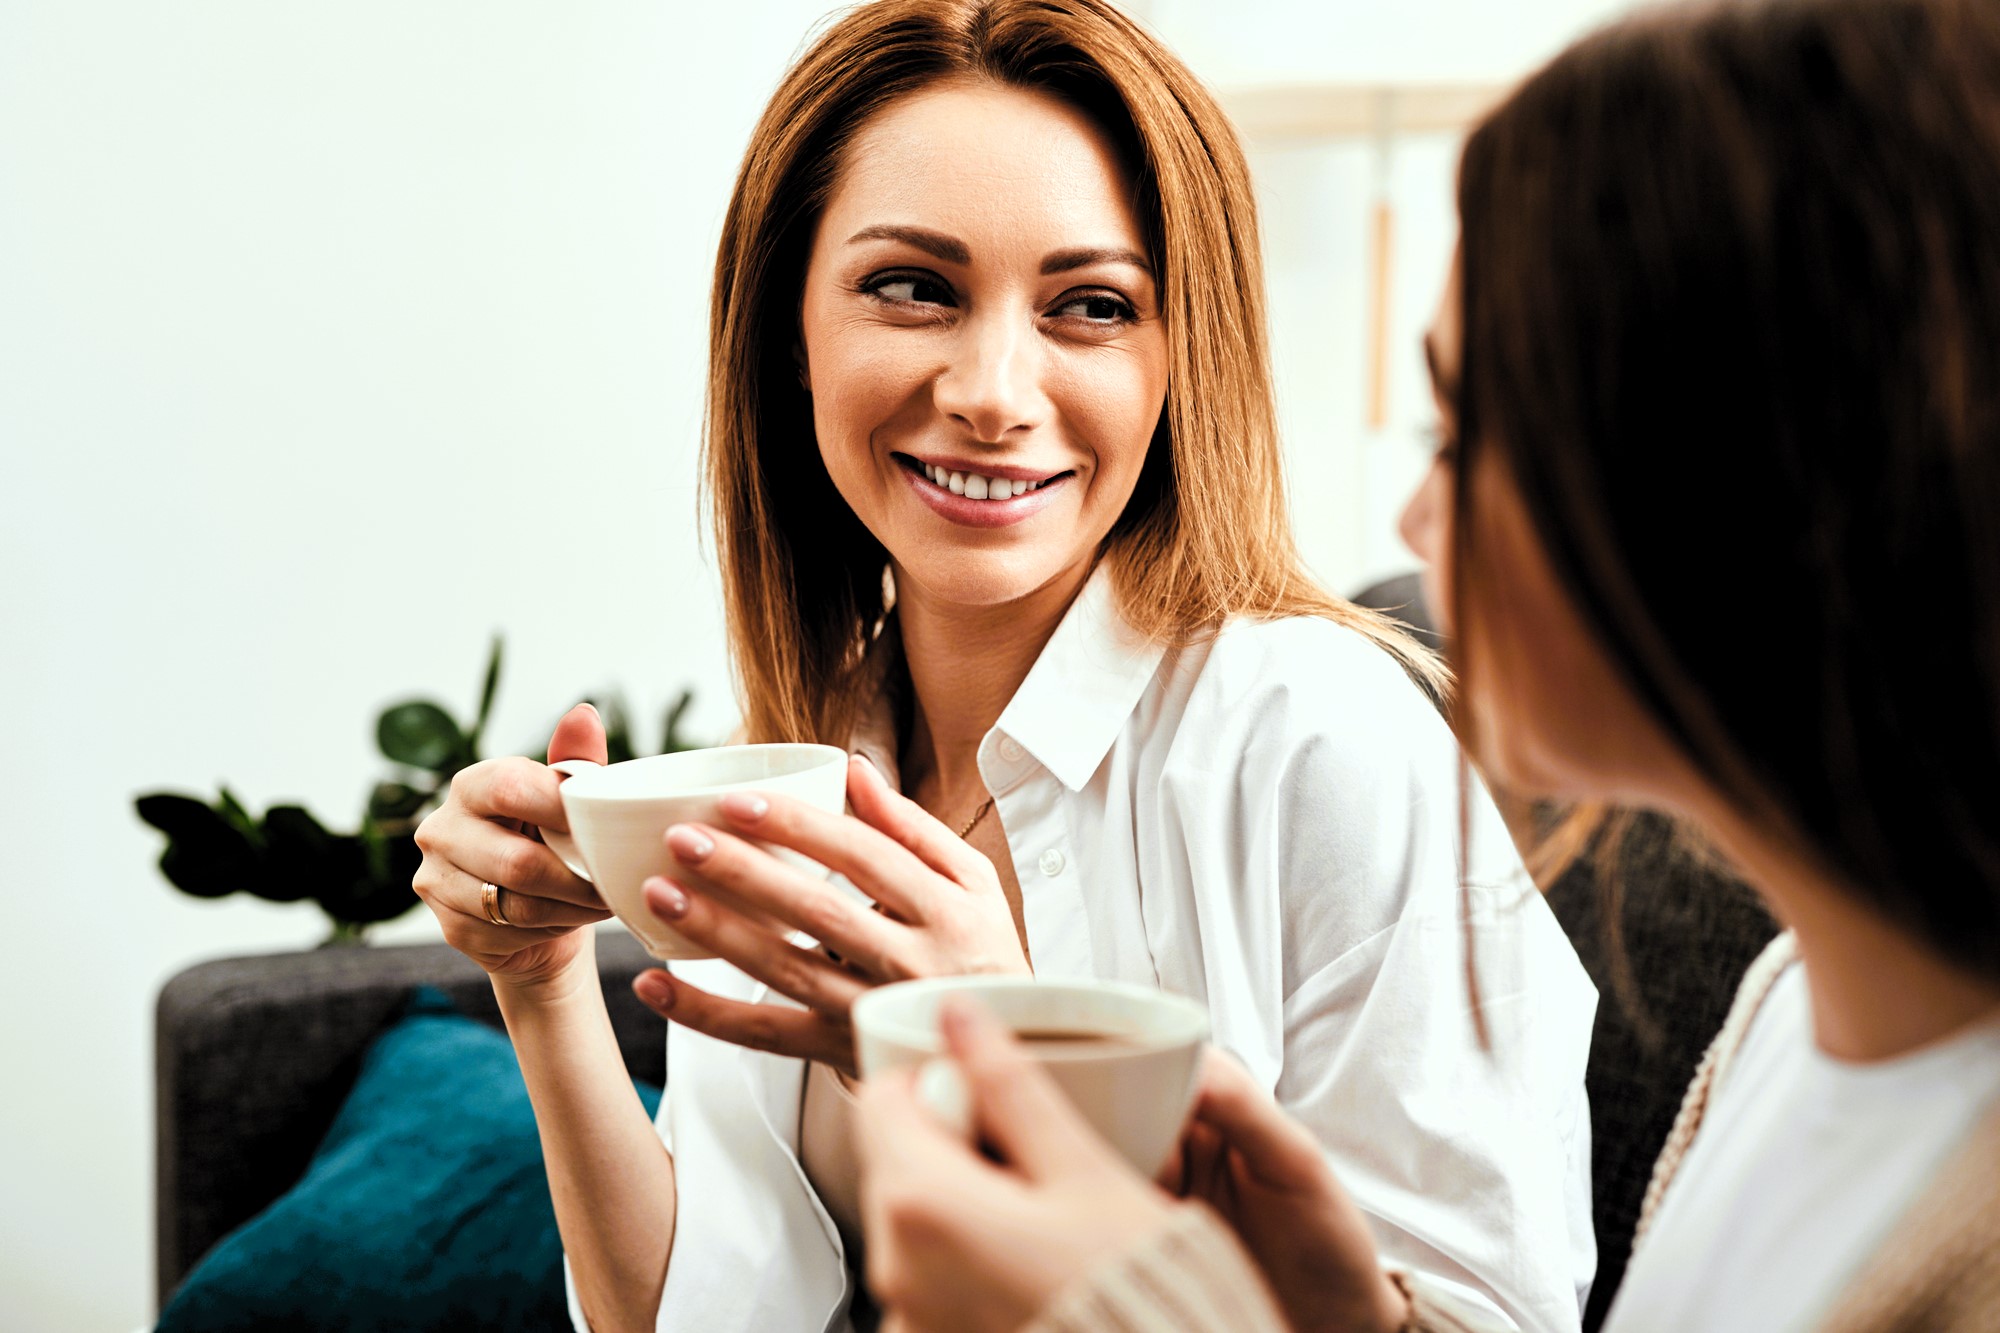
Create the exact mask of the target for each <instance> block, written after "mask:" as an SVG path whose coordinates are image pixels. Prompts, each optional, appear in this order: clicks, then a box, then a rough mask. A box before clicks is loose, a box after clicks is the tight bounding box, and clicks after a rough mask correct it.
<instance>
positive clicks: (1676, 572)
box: [1453, 0, 2000, 978]
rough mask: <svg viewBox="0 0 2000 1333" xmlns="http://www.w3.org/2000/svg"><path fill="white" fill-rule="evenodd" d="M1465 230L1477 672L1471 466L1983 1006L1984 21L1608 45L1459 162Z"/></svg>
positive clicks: (1989, 380) (1884, 1) (1742, 804)
mask: <svg viewBox="0 0 2000 1333" xmlns="http://www.w3.org/2000/svg"><path fill="white" fill-rule="evenodd" d="M1459 209H1460V216H1461V221H1462V223H1463V237H1462V255H1461V262H1462V268H1461V282H1462V299H1463V329H1464V352H1463V358H1462V362H1461V366H1460V371H1459V380H1458V386H1457V392H1456V397H1457V403H1456V414H1457V418H1458V425H1459V433H1460V441H1459V448H1460V457H1459V469H1458V479H1459V480H1458V491H1457V503H1456V509H1457V516H1456V521H1455V524H1454V527H1455V529H1456V533H1457V540H1456V541H1455V543H1454V554H1453V564H1454V569H1455V571H1456V574H1457V577H1456V578H1455V580H1454V582H1455V585H1456V588H1457V590H1458V591H1457V597H1458V600H1459V601H1460V602H1461V603H1462V604H1463V605H1462V606H1461V607H1460V609H1459V617H1458V622H1459V627H1460V631H1461V632H1460V635H1459V639H1460V643H1461V647H1463V646H1465V645H1469V644H1471V643H1473V642H1475V641H1476V640H1478V639H1479V638H1480V637H1481V636H1477V635H1473V634H1470V633H1467V632H1465V631H1466V627H1467V624H1468V617H1471V618H1477V617H1478V616H1479V615H1480V614H1481V612H1482V610H1490V609H1491V607H1492V604H1493V603H1492V596H1493V594H1494V592H1495V591H1496V590H1495V589H1494V588H1493V587H1492V586H1491V583H1490V580H1491V579H1492V578H1493V577H1497V575H1495V574H1494V573H1493V571H1490V570H1484V569H1483V568H1482V562H1481V559H1480V555H1479V546H1480V537H1479V534H1478V532H1477V531H1476V528H1475V525H1474V522H1473V520H1474V518H1475V514H1474V509H1473V506H1472V504H1471V495H1470V490H1469V487H1470V485H1471V479H1472V477H1473V474H1474V463H1475V458H1476V456H1477V455H1478V454H1479V452H1480V451H1485V450H1491V451H1493V453H1492V457H1494V458H1496V459H1497V460H1498V461H1499V462H1501V463H1502V464H1504V472H1505V475H1506V476H1507V477H1508V479H1509V480H1510V481H1511V482H1512V483H1513V484H1514V485H1515V486H1516V488H1517V489H1518V491H1519V493H1520V495H1521V497H1522V499H1523V501H1524V502H1525V505H1526V507H1527V511H1528V514H1529V517H1530V521H1531V522H1532V524H1533V525H1534V528H1535V531H1536V535H1537V536H1538V538H1539V539H1540V542H1541V544H1542V545H1543V546H1544V547H1545V548H1546V550H1547V551H1548V553H1549V556H1550V558H1551V560H1552V562H1553V564H1554V566H1555V568H1556V571H1557V574H1558V577H1559V578H1560V581H1561V583H1562V586H1563V588H1564V591H1565V592H1566V594H1567V595H1568V596H1569V598H1570V599H1571V600H1572V602H1573V603H1574V604H1575V605H1576V607H1577V608H1578V609H1579V610H1580V612H1581V613H1582V615H1583V616H1584V619H1585V620H1586V622H1587V623H1588V625H1589V626H1590V628H1591V630H1592V631H1593V632H1594V634H1595V635H1596V637H1597V638H1598V640H1599V641H1600V642H1601V643H1602V644H1603V645H1604V646H1605V648H1606V650H1607V651H1608V653H1609V655H1610V657H1611V659H1612V661H1613V662H1614V664H1615V665H1616V667H1617V668H1618V669H1619V670H1620V672H1621V673H1622V674H1623V676H1624V678H1625V679H1626V681H1627V682H1628V683H1629V684H1630V686H1631V688H1632V689H1633V690H1634V692H1635V693H1636V695H1637V696H1638V698H1639V699H1640V700H1641V701H1642V702H1643V703H1644V705H1645V706H1646V707H1647V708H1648V710H1649V711H1650V712H1651V713H1652V715H1653V716H1654V717H1655V718H1656V719H1657V720H1658V721H1659V723H1660V724H1661V725H1662V726H1663V727H1664V728H1665V729H1666V731H1667V732H1668V734H1669V735H1670V736H1671V737H1672V738H1673V739H1674V740H1675V742H1676V743H1677V744H1678V745H1679V746H1680V747H1681V748H1682V749H1683V750H1684V751H1685V753H1686V754H1687V755H1688V756H1689V757H1690V758H1691V759H1692V760H1693V761H1694V762H1695V763H1696V764H1697V765H1698V766H1699V767H1700V769H1701V770H1702V771H1703V773H1704V775H1705V777H1706V778H1707V779H1708V780H1709V781H1710V782H1712V783H1713V784H1714V785H1715V786H1716V788H1717V789H1718V790H1719V791H1721V792H1723V793H1725V794H1726V795H1727V796H1728V797H1729V798H1730V799H1731V800H1732V801H1734V802H1736V803H1737V804H1738V806H1739V808H1741V809H1743V810H1745V811H1746V812H1749V813H1751V814H1753V815H1754V816H1756V817H1758V818H1760V819H1761V820H1763V821H1765V822H1766V824H1767V826H1768V827H1771V828H1773V829H1776V830H1779V831H1781V832H1782V833H1784V834H1785V835H1787V836H1788V837H1789V838H1790V840H1791V841H1792V842H1793V843H1794V845H1795V846H1796V847H1797V848H1798V849H1799V850H1800V851H1801V852H1802V853H1803V854H1805V855H1807V856H1808V857H1809V858H1811V859H1812V860H1813V861H1814V862H1815V863H1817V864H1819V865H1822V866H1824V867H1826V868H1827V869H1828V870H1829V871H1830V872H1831V873H1832V874H1833V875H1835V876H1836V877H1837V878H1838V879H1839V880H1840V881H1841V882H1842V883H1843V884H1844V885H1845V886H1846V888H1847V890H1848V891H1849V892H1850V893H1851V894H1852V895H1853V896H1855V897H1856V898H1857V899H1858V900H1859V901H1862V902H1864V903H1866V904H1868V905H1870V906H1871V907H1872V908H1873V909H1874V910H1876V911H1877V912H1879V913H1880V914H1881V915H1882V916H1883V917H1884V918H1885V919H1887V920H1889V921H1892V922H1894V923H1895V924H1897V925H1898V926H1899V927H1901V928H1903V929H1904V930H1905V931H1906V932H1908V933H1909V934H1910V935H1912V936H1913V937H1914V938H1916V939H1919V940H1922V941H1924V942H1925V943H1926V944H1927V945H1928V946H1929V947H1930V948H1931V949H1932V950H1933V951H1934V952H1935V953H1936V954H1937V955H1939V956H1940V957H1942V958H1945V959H1949V960H1952V961H1954V962H1955V963H1957V964H1958V965H1959V966H1961V967H1963V968H1966V969H1968V970H1970V971H1972V972H1974V973H1977V974H1979V975H1983V976H1985V977H1988V978H2000V6H1996V5H1995V4H1993V3H1991V0H1774V2H1771V3H1758V4H1707V5H1703V6H1700V7H1696V8H1682V9H1673V10H1665V11H1660V12H1657V13H1653V14H1648V15H1644V16H1641V17H1638V18H1636V19H1632V20H1629V21H1626V22H1624V23H1621V24H1618V25H1616V26H1615V27H1613V28H1610V29H1608V30H1606V31H1604V32H1602V33H1600V34H1598V35H1596V36H1594V37H1593V38H1590V39H1588V40H1586V41H1585V42H1583V43H1581V44H1579V45H1577V46H1575V47H1572V48H1571V49H1570V50H1569V51H1567V52H1565V53H1564V54H1563V55H1562V56H1560V57H1558V58H1557V59H1556V60H1555V61H1554V62H1553V63H1552V64H1550V65H1549V66H1548V67H1547V68H1546V69H1544V70H1543V71H1542V72H1540V73H1539V74H1538V75H1536V76H1535V77H1534V78H1533V79H1531V80H1530V81H1529V82H1527V83H1526V84H1525V85H1524V86H1523V87H1522V88H1521V89H1520V90H1519V91H1518V92H1517V93H1515V94H1514V96H1513V97H1512V98H1511V99H1510V100H1509V101H1507V102H1506V103H1505V104H1504V105H1502V106H1501V107H1500V108H1499V109H1498V110H1497V111H1495V112H1494V113H1493V115H1492V116H1491V117H1490V118H1489V119H1488V120H1487V121H1486V122H1485V124H1484V125H1482V126H1481V127H1480V128H1479V129H1478V130H1477V131H1476V132H1475V133H1474V134H1473V135H1472V137H1471V139H1470V140H1469V141H1468V143H1467V146H1466V149H1465V153H1464V157H1463V160H1462V164H1461V168H1460V178H1459ZM1460 665H1461V672H1462V674H1464V675H1467V676H1478V675H1481V674H1483V673H1484V672H1485V671H1486V670H1488V669H1489V668H1488V664H1487V663H1485V662H1484V661H1482V660H1478V659H1475V660H1474V661H1472V662H1471V663H1469V664H1468V663H1465V662H1463V660H1461V663H1460Z"/></svg>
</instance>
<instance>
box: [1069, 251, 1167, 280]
mask: <svg viewBox="0 0 2000 1333" xmlns="http://www.w3.org/2000/svg"><path fill="white" fill-rule="evenodd" d="M1092 264H1130V265H1131V266H1132V267H1133V268H1136V269H1138V270H1139V271H1140V272H1142V273H1145V274H1147V275H1148V276H1150V275H1151V274H1152V272H1153V266H1152V265H1151V264H1149V263H1147V262H1146V257H1145V256H1144V255H1142V254H1140V253H1139V252H1138V251H1136V250H1126V249H1123V248H1120V247H1117V246H1098V247H1089V246H1085V247H1082V248H1079V249H1075V250H1058V251H1056V252H1055V253H1054V254H1052V255H1050V256H1049V257H1048V258H1046V259H1044V260H1043V261H1042V273H1043V274H1044V275H1047V274H1051V273H1067V272H1069V271H1070V270H1071V269H1078V268H1089V267H1090V266H1091V265H1092Z"/></svg>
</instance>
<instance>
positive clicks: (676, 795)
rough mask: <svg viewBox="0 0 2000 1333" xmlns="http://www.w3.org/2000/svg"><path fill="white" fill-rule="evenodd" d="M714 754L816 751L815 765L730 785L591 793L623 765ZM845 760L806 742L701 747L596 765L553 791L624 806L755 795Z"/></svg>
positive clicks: (836, 750)
mask: <svg viewBox="0 0 2000 1333" xmlns="http://www.w3.org/2000/svg"><path fill="white" fill-rule="evenodd" d="M715 750H796V751H801V752H804V753H806V754H810V753H812V752H815V751H816V752H818V753H819V762H818V763H801V764H800V765H799V767H797V768H795V769H793V770H791V771H790V772H787V773H767V774H765V775H764V776H762V777H756V778H742V779H739V780H737V781H734V782H702V783H695V784H693V785H690V786H687V787H680V788H676V789H675V790H673V791H670V792H657V791H654V792H618V791H593V790H592V788H593V787H596V786H598V785H601V782H602V776H601V775H603V774H605V773H609V772H610V771H611V770H613V769H616V768H623V767H624V766H625V765H627V764H643V763H646V762H647V761H649V760H658V759H678V758H680V757H681V756H682V755H691V754H705V753H708V752H710V751H715ZM847 759H848V754H847V751H845V750H843V749H841V748H840V747H839V746H838V745H819V744H815V743H811V742H806V741H769V742H759V743H756V744H745V745H703V746H698V747H696V748H695V749H692V750H676V751H674V752H673V753H672V754H645V755H639V756H638V757H636V758H633V759H626V760H621V761H620V762H619V763H616V764H600V765H598V766H597V767H596V768H592V769H586V770H585V771H584V772H581V773H571V774H568V775H567V776H565V777H564V778H563V781H562V785H561V786H560V787H558V788H557V790H558V791H559V792H560V793H561V794H562V796H563V797H564V799H568V798H570V797H572V796H574V797H575V798H576V799H578V800H585V801H606V802H626V801H658V800H680V799H683V798H685V797H689V796H714V795H718V794H720V793H722V792H730V791H755V790H757V789H758V788H760V787H768V786H770V785H771V784H772V783H774V782H783V781H786V780H788V779H791V778H796V777H798V776H800V775H801V774H804V773H816V772H818V771H819V770H820V769H822V768H831V767H833V766H834V765H835V764H836V763H838V764H841V765H843V766H844V765H845V764H846V763H847ZM578 783H582V784H583V785H582V786H581V787H576V784H578ZM572 787H576V790H575V791H572V790H571V788H572Z"/></svg>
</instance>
